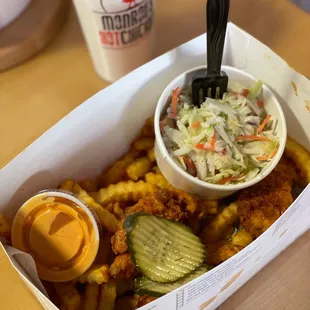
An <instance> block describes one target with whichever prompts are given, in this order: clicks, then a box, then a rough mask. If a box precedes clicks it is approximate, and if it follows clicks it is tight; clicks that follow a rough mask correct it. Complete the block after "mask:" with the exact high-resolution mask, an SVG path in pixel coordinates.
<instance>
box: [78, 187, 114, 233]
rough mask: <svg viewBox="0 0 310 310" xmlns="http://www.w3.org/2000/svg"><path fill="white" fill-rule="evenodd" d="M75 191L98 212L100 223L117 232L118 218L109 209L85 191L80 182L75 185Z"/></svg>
mask: <svg viewBox="0 0 310 310" xmlns="http://www.w3.org/2000/svg"><path fill="white" fill-rule="evenodd" d="M73 192H74V193H75V194H77V196H78V198H79V199H81V200H82V201H84V202H85V204H86V205H87V206H89V207H91V208H92V209H93V210H94V211H95V212H96V214H97V216H98V218H99V221H100V224H101V225H102V226H103V227H104V228H105V229H106V230H108V231H110V232H113V233H115V232H116V229H117V224H118V220H117V218H116V217H115V216H114V215H113V214H111V213H110V212H109V211H108V210H106V209H105V208H103V207H102V206H101V205H100V204H98V203H97V202H96V201H95V200H94V199H93V198H92V197H90V196H89V195H88V194H87V192H86V191H84V190H83V189H82V188H81V186H80V185H79V184H75V185H74V186H73Z"/></svg>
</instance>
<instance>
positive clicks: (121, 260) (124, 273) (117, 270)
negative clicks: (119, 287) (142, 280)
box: [110, 253, 137, 279]
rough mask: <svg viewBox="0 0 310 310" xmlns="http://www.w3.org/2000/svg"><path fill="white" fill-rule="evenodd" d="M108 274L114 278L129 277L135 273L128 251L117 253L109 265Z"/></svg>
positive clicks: (132, 276)
mask: <svg viewBox="0 0 310 310" xmlns="http://www.w3.org/2000/svg"><path fill="white" fill-rule="evenodd" d="M110 275H111V276H112V277H113V278H115V279H130V278H134V277H135V276H136V275H137V269H136V266H135V264H134V263H133V261H132V260H131V258H130V254H129V253H125V254H121V255H117V256H116V257H115V259H114V262H113V263H112V265H111V266H110Z"/></svg>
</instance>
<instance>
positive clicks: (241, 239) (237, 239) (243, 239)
mask: <svg viewBox="0 0 310 310" xmlns="http://www.w3.org/2000/svg"><path fill="white" fill-rule="evenodd" d="M252 241H253V238H252V236H251V235H250V234H249V233H248V232H247V231H245V230H244V229H240V230H238V231H237V232H236V233H235V234H233V235H232V236H231V243H232V244H234V245H240V246H243V247H246V246H247V245H249V244H250V243H251V242H252Z"/></svg>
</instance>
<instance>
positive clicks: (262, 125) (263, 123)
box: [257, 115, 271, 133]
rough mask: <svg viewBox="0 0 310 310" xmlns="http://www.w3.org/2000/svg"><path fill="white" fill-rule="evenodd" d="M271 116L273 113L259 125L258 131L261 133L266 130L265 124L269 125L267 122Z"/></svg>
mask: <svg viewBox="0 0 310 310" xmlns="http://www.w3.org/2000/svg"><path fill="white" fill-rule="evenodd" d="M270 118H271V115H267V117H266V118H265V119H264V120H263V122H262V124H261V125H260V126H259V127H258V130H257V132H258V133H260V132H262V131H263V130H264V128H265V126H266V125H267V123H268V122H269V120H270Z"/></svg>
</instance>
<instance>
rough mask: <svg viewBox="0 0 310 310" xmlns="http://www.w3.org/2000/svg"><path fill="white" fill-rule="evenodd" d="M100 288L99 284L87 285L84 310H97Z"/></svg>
mask: <svg viewBox="0 0 310 310" xmlns="http://www.w3.org/2000/svg"><path fill="white" fill-rule="evenodd" d="M99 292H100V286H99V285H98V284H90V283H87V284H86V288H85V293H84V304H83V309H84V310H97V307H98V298H99Z"/></svg>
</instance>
